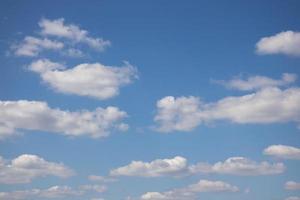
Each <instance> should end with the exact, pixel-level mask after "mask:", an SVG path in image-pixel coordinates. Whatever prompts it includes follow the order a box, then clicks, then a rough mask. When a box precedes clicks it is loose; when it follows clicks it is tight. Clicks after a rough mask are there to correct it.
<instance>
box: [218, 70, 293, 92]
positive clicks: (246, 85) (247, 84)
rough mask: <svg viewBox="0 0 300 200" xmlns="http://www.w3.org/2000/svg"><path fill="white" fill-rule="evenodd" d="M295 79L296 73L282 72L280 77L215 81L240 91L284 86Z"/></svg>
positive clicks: (252, 77)
mask: <svg viewBox="0 0 300 200" xmlns="http://www.w3.org/2000/svg"><path fill="white" fill-rule="evenodd" d="M296 79H297V75H296V74H290V73H284V74H282V78H281V79H272V78H269V77H266V76H250V77H248V78H247V79H246V80H244V79H241V78H240V77H237V78H233V79H231V80H229V81H223V80H222V81H215V82H216V83H219V84H222V85H224V86H226V87H227V88H230V89H237V90H242V91H251V90H258V89H262V88H266V87H279V86H286V85H289V84H291V83H293V82H295V81H296Z"/></svg>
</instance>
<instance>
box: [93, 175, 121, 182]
mask: <svg viewBox="0 0 300 200" xmlns="http://www.w3.org/2000/svg"><path fill="white" fill-rule="evenodd" d="M88 179H89V180H90V181H95V182H102V183H111V182H116V181H117V180H118V179H116V178H112V177H104V176H97V175H90V176H88Z"/></svg>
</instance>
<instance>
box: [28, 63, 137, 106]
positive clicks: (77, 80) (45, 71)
mask: <svg viewBox="0 0 300 200" xmlns="http://www.w3.org/2000/svg"><path fill="white" fill-rule="evenodd" d="M28 68H29V70H31V71H33V72H36V73H38V74H39V75H40V77H41V79H42V80H43V81H44V82H45V83H47V84H48V85H50V87H52V88H53V89H54V90H56V91H58V92H61V93H66V94H76V95H80V96H88V97H93V98H97V99H100V100H104V99H108V98H111V97H114V96H116V95H118V94H119V88H120V87H121V86H124V85H127V84H129V83H131V82H132V81H133V80H134V79H135V78H137V70H136V68H135V67H133V66H132V65H130V64H129V63H128V62H125V65H124V66H123V67H111V66H105V65H103V64H101V63H94V64H88V63H85V64H80V65H77V66H75V67H73V68H70V69H65V67H64V66H63V65H62V64H60V63H55V62H51V61H50V60H48V59H41V60H37V61H34V62H32V63H31V64H30V65H29V66H28Z"/></svg>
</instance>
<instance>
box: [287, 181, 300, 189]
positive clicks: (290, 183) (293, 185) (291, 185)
mask: <svg viewBox="0 0 300 200" xmlns="http://www.w3.org/2000/svg"><path fill="white" fill-rule="evenodd" d="M284 188H285V189H286V190H300V183H297V182H294V181H288V182H286V183H285V186H284Z"/></svg>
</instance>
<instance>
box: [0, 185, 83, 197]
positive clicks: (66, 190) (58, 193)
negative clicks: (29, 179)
mask: <svg viewBox="0 0 300 200" xmlns="http://www.w3.org/2000/svg"><path fill="white" fill-rule="evenodd" d="M83 194H84V191H80V190H74V189H72V188H71V187H69V186H53V187H50V188H47V189H31V190H17V191H12V192H0V200H7V199H10V200H25V199H41V198H42V199H55V198H59V199H61V198H67V197H74V196H80V195H83Z"/></svg>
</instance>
